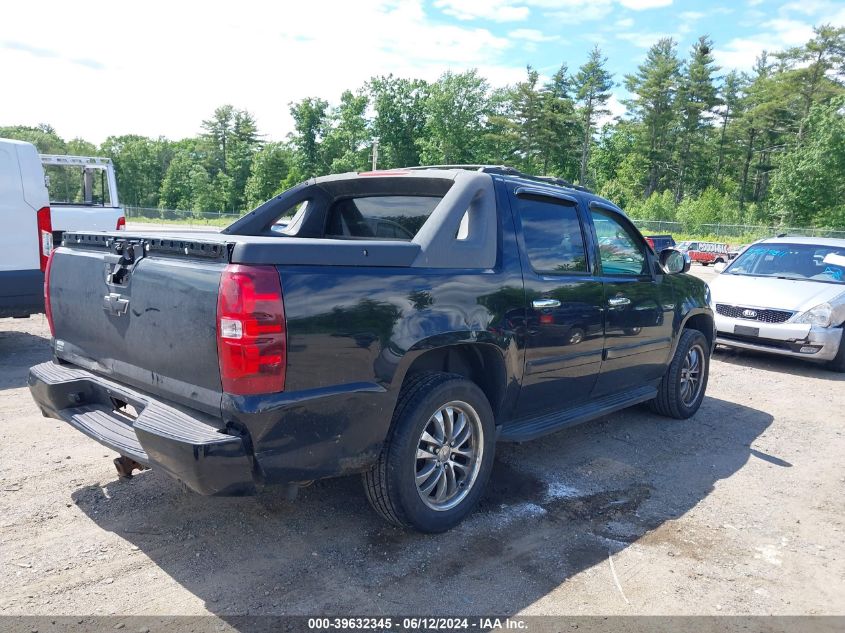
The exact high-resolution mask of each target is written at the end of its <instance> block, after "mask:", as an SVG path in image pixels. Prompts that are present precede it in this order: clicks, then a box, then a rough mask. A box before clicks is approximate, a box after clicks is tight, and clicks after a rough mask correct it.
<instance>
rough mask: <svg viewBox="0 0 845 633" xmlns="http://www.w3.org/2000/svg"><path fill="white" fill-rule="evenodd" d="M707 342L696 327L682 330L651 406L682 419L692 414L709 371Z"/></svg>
mask: <svg viewBox="0 0 845 633" xmlns="http://www.w3.org/2000/svg"><path fill="white" fill-rule="evenodd" d="M709 350H710V346H709V345H708V343H707V339H706V338H705V336H704V334H702V333H701V332H699V331H698V330H692V329H688V330H683V331H682V332H681V338H680V340H679V341H678V347H677V349H676V350H675V355H674V356H673V357H672V362H671V363H669V368H668V369H667V370H666V373H665V374H664V376H663V379H662V380H661V381H660V387H658V391H657V397H656V398H655V399H654V400H652V401H651V408H652V409H653V410H654V411H656V412H657V413H659V414H661V415H665V416H667V417H670V418H677V419H679V420H686V419H687V418H690V417H692V416H693V415H695V413H696V411H698V408H699V407H700V406H701V402H702V401H703V400H704V392H705V391H706V390H707V378H708V375H709V372H710V353H709Z"/></svg>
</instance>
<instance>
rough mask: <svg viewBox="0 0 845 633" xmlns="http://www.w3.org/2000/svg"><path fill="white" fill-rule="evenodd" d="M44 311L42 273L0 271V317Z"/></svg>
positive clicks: (32, 271) (23, 315) (37, 271)
mask: <svg viewBox="0 0 845 633" xmlns="http://www.w3.org/2000/svg"><path fill="white" fill-rule="evenodd" d="M40 312H44V273H42V272H41V271H40V270H38V269H36V270H7V271H0V317H28V316H29V315H30V314H38V313H40Z"/></svg>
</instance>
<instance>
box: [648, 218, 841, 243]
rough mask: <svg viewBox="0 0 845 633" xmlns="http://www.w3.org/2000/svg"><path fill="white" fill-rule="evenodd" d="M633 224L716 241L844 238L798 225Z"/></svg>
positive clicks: (656, 231)
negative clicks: (784, 236)
mask: <svg viewBox="0 0 845 633" xmlns="http://www.w3.org/2000/svg"><path fill="white" fill-rule="evenodd" d="M632 221H633V222H634V224H635V225H636V227H637V228H638V229H639V230H640V231H641V232H642V233H643V234H644V235H661V234H666V233H668V234H671V235H674V236H681V237H684V238H695V239H713V240H714V241H720V242H751V241H754V240H758V239H761V238H764V237H773V236H775V235H781V234H786V235H794V236H804V237H836V238H840V239H845V231H837V230H833V229H820V228H798V227H784V226H764V225H754V224H692V223H687V222H664V221H662V220H637V219H635V218H632Z"/></svg>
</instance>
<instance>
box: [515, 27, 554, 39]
mask: <svg viewBox="0 0 845 633" xmlns="http://www.w3.org/2000/svg"><path fill="white" fill-rule="evenodd" d="M508 37H509V38H511V39H515V40H526V41H528V42H553V41H555V40H559V39H560V36H559V35H545V34H544V33H543V32H542V31H540V30H538V29H515V30H513V31H511V32H510V33H508Z"/></svg>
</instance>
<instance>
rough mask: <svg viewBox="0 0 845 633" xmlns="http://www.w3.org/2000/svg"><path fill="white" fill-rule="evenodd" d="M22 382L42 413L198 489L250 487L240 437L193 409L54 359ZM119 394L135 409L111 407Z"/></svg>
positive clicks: (234, 491) (240, 490) (223, 491)
mask: <svg viewBox="0 0 845 633" xmlns="http://www.w3.org/2000/svg"><path fill="white" fill-rule="evenodd" d="M29 389H30V391H31V392H32V397H33V398H34V399H35V402H36V403H37V404H38V406H39V407H41V411H42V412H43V413H44V415H46V416H48V417H51V418H56V419H59V420H64V421H65V422H67V423H68V424H70V425H71V426H73V427H74V428H76V429H77V430H79V431H81V432H83V433H84V434H85V435H87V436H88V437H90V438H91V439H94V440H96V441H98V442H100V443H101V444H103V445H104V446H107V447H108V448H111V449H112V450H115V451H117V452H118V453H120V454H121V455H125V456H126V457H129V458H131V459H134V460H135V461H137V462H139V463H141V464H145V465H147V466H151V467H153V468H158V469H160V470H163V471H164V472H166V473H167V474H168V475H170V476H171V477H174V478H175V479H178V480H179V481H181V482H183V483H184V484H185V485H186V486H188V487H189V488H191V489H192V490H194V491H196V492H198V493H200V494H203V495H221V496H227V495H241V494H250V493H252V492H254V491H255V476H254V470H255V469H254V464H253V459H252V455H251V452H250V451H249V450H248V449H247V444H246V443H245V442H244V439H243V438H242V437H240V436H235V435H228V434H226V433H225V432H224V430H223V429H220V428H218V427H216V426H214V425H213V424H211V423H209V422H211V421H210V420H204V419H200V418H199V417H198V416H199V415H200V414H197V416H194V415H189V414H187V413H185V412H184V411H182V410H181V409H177V408H175V407H173V406H170V405H168V404H165V403H163V402H161V401H159V400H156V399H154V398H153V397H151V396H149V395H148V394H145V393H142V392H139V391H135V390H132V389H130V388H129V387H127V386H125V385H122V384H118V383H115V382H112V381H110V380H107V379H105V378H101V377H99V376H97V375H95V374H92V373H90V372H87V371H85V370H82V369H78V368H76V367H72V366H67V365H58V364H56V363H53V362H47V363H42V364H40V365H36V366H34V367H32V368H31V369H30V370H29ZM116 401H117V402H116ZM121 402H123V403H128V404H130V405H132V406H133V407H134V408H135V410H136V411H137V412H138V415H137V417H135V418H134V419H132V418H131V417H130V416H128V415H124V414H121V413H119V412H117V411H115V407H116V405H118V404H120V403H121Z"/></svg>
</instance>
